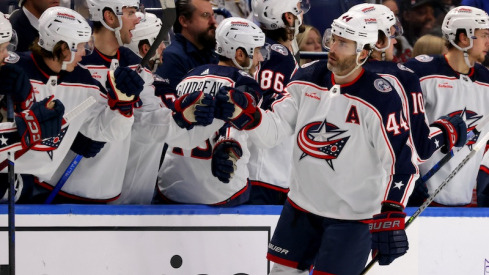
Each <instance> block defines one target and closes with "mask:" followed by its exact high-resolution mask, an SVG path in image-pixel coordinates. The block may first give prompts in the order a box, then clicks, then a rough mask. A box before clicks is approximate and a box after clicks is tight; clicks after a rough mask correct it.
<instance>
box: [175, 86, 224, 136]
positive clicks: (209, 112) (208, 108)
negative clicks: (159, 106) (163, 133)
mask: <svg viewBox="0 0 489 275" xmlns="http://www.w3.org/2000/svg"><path fill="white" fill-rule="evenodd" d="M215 106H216V102H215V100H214V98H213V97H212V96H211V95H210V94H205V93H203V92H198V91H195V92H193V93H190V94H185V95H183V96H181V97H179V98H178V99H177V100H175V102H174V103H173V106H172V108H171V109H172V110H173V119H174V120H175V122H176V123H177V125H178V126H180V128H185V129H187V130H190V129H192V128H193V127H194V126H195V125H202V126H206V125H209V124H211V123H212V121H213V120H214V109H215Z"/></svg>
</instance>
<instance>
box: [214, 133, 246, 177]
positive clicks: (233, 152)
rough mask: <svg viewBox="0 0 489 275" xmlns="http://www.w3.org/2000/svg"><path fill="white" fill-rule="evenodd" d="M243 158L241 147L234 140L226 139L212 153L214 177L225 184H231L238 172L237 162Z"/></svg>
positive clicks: (219, 142)
mask: <svg viewBox="0 0 489 275" xmlns="http://www.w3.org/2000/svg"><path fill="white" fill-rule="evenodd" d="M241 156H243V150H241V145H240V144H239V143H238V142H237V141H236V140H234V139H232V138H224V139H221V140H220V141H218V142H217V143H216V144H215V145H214V150H213V151H212V163H211V169H212V175H214V177H216V178H218V179H219V180H220V181H222V182H224V183H229V181H230V180H231V178H232V177H233V176H234V171H236V162H237V161H238V159H240V158H241Z"/></svg>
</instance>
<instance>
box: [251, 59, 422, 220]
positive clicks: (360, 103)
mask: <svg viewBox="0 0 489 275" xmlns="http://www.w3.org/2000/svg"><path fill="white" fill-rule="evenodd" d="M309 64H310V65H309V66H307V67H303V68H301V69H299V70H298V71H297V72H296V74H295V75H294V77H293V78H292V80H291V82H290V83H289V85H288V86H287V88H286V90H287V92H288V93H289V94H290V96H289V97H285V98H284V99H283V100H282V101H280V102H278V103H276V104H275V106H274V111H273V112H263V111H262V112H261V113H262V121H261V123H260V124H259V125H258V127H257V128H255V129H254V130H251V131H249V132H248V134H249V136H250V138H251V139H252V141H253V142H254V143H256V144H258V145H260V146H264V147H272V146H274V145H276V144H278V143H280V142H281V141H282V140H283V139H285V138H287V137H289V136H290V135H293V136H294V139H295V143H294V149H293V155H292V176H291V184H290V192H289V200H291V201H292V202H293V205H296V206H298V207H300V208H301V209H303V210H305V211H308V212H311V213H313V214H316V215H320V216H323V217H328V218H334V219H344V220H361V219H369V218H372V215H374V214H377V213H378V212H380V209H381V203H382V202H393V203H397V204H401V205H404V206H405V205H406V203H407V199H408V198H409V195H410V194H411V192H412V188H413V187H414V181H415V180H416V179H417V178H418V172H417V168H416V166H415V165H414V161H415V160H414V158H413V149H412V145H411V144H409V127H408V126H407V124H406V123H405V122H403V120H402V106H401V100H400V99H399V96H398V95H397V93H396V91H394V89H393V87H392V86H391V85H390V84H389V82H388V81H387V80H385V79H383V78H381V77H379V76H378V75H376V74H374V73H371V72H368V71H365V70H363V69H362V73H361V74H360V75H359V77H358V78H357V79H355V80H354V81H352V82H351V83H348V84H344V85H335V83H334V76H333V74H332V73H331V72H330V71H329V70H328V69H327V62H326V61H318V62H313V63H309Z"/></svg>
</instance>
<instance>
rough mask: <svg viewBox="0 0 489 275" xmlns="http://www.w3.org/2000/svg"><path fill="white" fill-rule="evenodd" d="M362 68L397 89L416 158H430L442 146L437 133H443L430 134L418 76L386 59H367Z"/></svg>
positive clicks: (443, 140)
mask: <svg viewBox="0 0 489 275" xmlns="http://www.w3.org/2000/svg"><path fill="white" fill-rule="evenodd" d="M364 68H365V70H368V71H371V72H374V73H376V74H378V75H380V76H382V77H383V78H385V79H386V80H388V81H389V82H390V84H391V85H392V86H393V87H394V88H395V89H396V90H397V93H398V94H399V96H400V98H401V101H402V103H403V109H404V113H405V115H406V117H405V118H406V122H407V123H408V125H409V126H410V128H411V136H412V140H413V144H414V146H415V147H416V151H417V154H418V157H419V159H418V161H420V162H422V161H425V160H427V159H429V158H430V157H431V155H433V153H434V152H435V151H436V150H438V149H440V148H441V147H442V146H443V145H444V143H445V138H444V137H443V136H440V135H442V133H439V134H438V135H435V136H430V132H431V130H430V127H429V126H428V125H429V123H428V120H427V118H426V115H425V111H424V99H423V93H422V92H421V86H420V84H419V77H418V76H417V75H416V74H414V73H413V71H412V70H410V69H408V68H406V67H405V66H403V65H402V64H399V63H394V62H388V61H375V60H370V61H369V62H367V63H366V64H365V65H364ZM436 129H438V128H436Z"/></svg>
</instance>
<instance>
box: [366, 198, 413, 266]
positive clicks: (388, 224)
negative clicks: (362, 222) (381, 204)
mask: <svg viewBox="0 0 489 275" xmlns="http://www.w3.org/2000/svg"><path fill="white" fill-rule="evenodd" d="M399 207H400V208H402V206H399ZM389 210H393V211H385V212H382V213H380V214H377V215H374V217H373V219H372V222H371V223H370V233H372V258H373V257H375V256H376V255H377V254H378V255H379V264H380V265H389V264H390V263H392V262H393V261H394V260H395V259H397V258H399V257H401V256H402V255H404V254H406V252H407V250H408V249H409V243H408V239H407V235H406V231H405V230H404V220H405V218H406V213H404V212H402V211H397V210H394V209H389Z"/></svg>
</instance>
